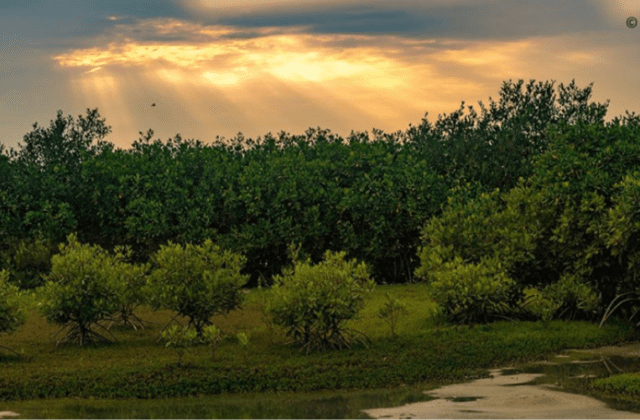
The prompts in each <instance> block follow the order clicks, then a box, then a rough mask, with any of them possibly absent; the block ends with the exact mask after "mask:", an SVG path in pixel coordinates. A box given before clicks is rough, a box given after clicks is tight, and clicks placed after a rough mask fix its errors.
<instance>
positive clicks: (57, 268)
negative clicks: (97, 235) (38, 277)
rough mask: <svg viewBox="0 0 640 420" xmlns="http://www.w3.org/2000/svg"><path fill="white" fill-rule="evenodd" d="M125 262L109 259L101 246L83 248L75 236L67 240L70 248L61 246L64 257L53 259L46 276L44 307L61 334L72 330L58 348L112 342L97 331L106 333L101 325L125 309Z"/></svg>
mask: <svg viewBox="0 0 640 420" xmlns="http://www.w3.org/2000/svg"><path fill="white" fill-rule="evenodd" d="M122 258H123V256H122V254H116V255H115V256H112V255H109V254H108V253H107V252H106V251H105V250H103V249H102V248H100V247H99V246H90V245H82V244H80V243H79V242H78V240H77V238H76V236H75V235H74V234H71V235H69V236H68V237H67V244H66V245H65V244H61V245H60V254H58V255H54V256H53V258H52V268H51V272H50V273H49V275H48V276H46V280H47V283H46V284H45V286H44V290H43V296H44V302H43V303H42V306H41V307H40V309H41V312H42V314H43V315H44V317H45V318H46V319H47V320H48V321H49V322H53V323H56V324H58V325H62V326H63V328H62V329H61V330H60V331H59V332H58V334H59V333H60V332H62V331H64V330H65V329H67V328H68V329H69V330H68V331H67V333H66V334H65V335H64V336H63V337H62V338H61V339H60V340H58V342H57V344H59V343H61V342H63V341H74V342H78V343H79V344H80V345H83V344H86V343H88V342H91V341H103V342H104V341H109V340H108V339H107V338H106V337H104V336H103V335H101V334H99V333H97V332H96V331H94V330H93V328H94V327H96V326H97V327H100V328H102V329H104V330H105V331H106V329H105V328H104V327H103V326H102V325H100V324H99V322H100V321H102V320H105V319H108V318H109V317H111V316H112V315H113V314H114V313H115V312H117V311H118V310H120V308H121V307H122V304H123V297H122V296H123V294H124V283H123V282H122V281H121V280H120V278H119V274H120V270H119V265H120V264H122ZM56 335H57V334H56Z"/></svg>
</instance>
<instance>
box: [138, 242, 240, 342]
mask: <svg viewBox="0 0 640 420" xmlns="http://www.w3.org/2000/svg"><path fill="white" fill-rule="evenodd" d="M153 260H154V263H155V265H156V267H157V268H156V269H154V270H153V272H152V273H151V275H150V276H149V279H148V285H149V293H150V301H151V303H152V305H153V306H154V308H155V309H158V308H165V309H171V310H173V311H176V312H177V313H178V314H179V315H182V316H185V317H188V318H189V325H188V326H193V327H194V328H195V329H196V332H197V334H198V336H199V337H202V335H203V328H204V327H205V326H207V325H211V321H210V318H211V317H212V316H214V315H218V314H227V313H229V312H230V311H232V310H234V309H236V308H239V307H240V305H241V304H242V303H243V301H244V293H243V292H242V286H243V285H244V284H245V283H246V282H247V280H248V277H247V276H244V275H241V274H240V270H241V269H242V267H243V265H244V263H245V258H244V257H243V256H241V255H240V254H236V253H233V252H230V251H224V252H223V251H222V250H221V249H220V248H219V247H218V246H215V245H213V243H212V242H211V240H206V241H205V242H204V244H203V245H201V246H194V245H191V244H187V245H186V247H184V248H183V247H182V246H181V245H179V244H176V245H174V244H171V243H169V245H167V246H161V247H160V250H159V251H158V252H157V253H156V254H155V255H154V257H153Z"/></svg>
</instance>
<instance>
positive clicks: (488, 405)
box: [365, 343, 640, 419]
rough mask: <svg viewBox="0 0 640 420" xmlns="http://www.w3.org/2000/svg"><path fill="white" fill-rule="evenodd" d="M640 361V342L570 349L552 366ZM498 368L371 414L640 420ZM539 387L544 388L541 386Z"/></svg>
mask: <svg viewBox="0 0 640 420" xmlns="http://www.w3.org/2000/svg"><path fill="white" fill-rule="evenodd" d="M603 356H604V358H607V357H613V356H618V357H626V358H637V357H640V343H635V344H631V345H627V346H621V347H612V346H608V347H602V348H598V349H591V350H567V351H564V352H562V354H559V355H557V356H556V357H554V358H552V359H551V361H549V362H547V363H546V364H547V365H548V364H556V365H559V364H563V363H564V364H572V365H575V364H585V363H587V364H588V363H589V361H590V360H591V361H594V360H596V359H597V358H603ZM514 372H518V371H517V370H514V369H510V368H504V369H494V370H492V371H491V372H490V373H491V378H485V379H478V380H475V381H473V382H468V383H462V384H454V385H448V386H444V387H441V388H438V389H436V390H432V391H427V392H426V394H427V395H430V396H433V397H435V398H437V399H435V400H432V401H426V402H419V403H414V404H408V405H404V406H402V407H394V408H379V409H372V410H365V413H366V414H367V415H369V416H371V417H375V418H401V419H408V418H460V419H464V418H559V419H560V418H565V419H566V418H584V419H589V418H602V419H604V418H616V419H622V418H635V419H637V418H640V414H639V413H637V412H631V411H622V410H616V409H613V408H611V407H609V406H608V405H607V404H606V403H604V402H602V401H599V400H597V399H595V398H591V397H588V396H585V395H579V394H573V393H568V392H563V391H560V390H559V389H558V388H557V387H555V386H554V383H553V382H552V383H540V382H541V381H540V379H541V378H542V377H544V376H545V374H544V373H522V372H520V373H514ZM536 382H538V383H536Z"/></svg>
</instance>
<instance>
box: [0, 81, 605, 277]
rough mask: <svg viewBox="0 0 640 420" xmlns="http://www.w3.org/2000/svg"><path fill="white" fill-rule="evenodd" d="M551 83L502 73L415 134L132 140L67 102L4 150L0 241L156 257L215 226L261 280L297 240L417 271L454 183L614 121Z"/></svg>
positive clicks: (488, 175) (277, 268)
mask: <svg viewBox="0 0 640 420" xmlns="http://www.w3.org/2000/svg"><path fill="white" fill-rule="evenodd" d="M555 90H556V89H554V82H553V81H552V82H545V83H542V82H540V83H537V84H536V83H535V82H534V81H531V82H530V83H529V84H528V85H526V86H524V82H523V81H522V80H519V81H518V82H513V83H512V82H511V81H509V82H505V83H504V84H503V86H502V88H501V89H500V91H499V95H500V99H499V100H498V101H495V102H494V101H493V100H492V99H491V98H489V100H490V101H491V103H490V104H489V106H487V107H484V105H482V103H480V107H481V108H482V111H481V113H476V112H475V110H473V109H472V107H469V111H470V113H469V115H466V116H465V115H463V111H464V110H463V107H462V106H461V109H460V110H457V111H455V112H453V113H451V114H449V115H445V116H443V117H442V118H440V117H439V118H438V121H437V122H435V124H431V123H429V122H427V120H426V116H425V119H424V120H423V122H422V123H421V124H420V125H419V126H417V127H412V126H410V127H409V129H408V130H406V132H400V131H398V132H396V133H383V132H382V131H381V130H377V129H373V130H372V133H368V132H364V133H362V132H351V133H350V135H349V136H346V137H345V138H343V137H340V136H338V135H335V134H333V133H331V132H330V131H329V130H326V129H320V128H319V127H318V128H317V129H315V128H309V129H308V130H307V131H305V132H304V133H302V134H300V135H291V134H289V133H285V132H280V133H279V134H278V135H272V134H271V133H268V134H267V135H265V136H264V137H263V138H261V137H258V139H255V140H254V139H245V138H244V137H243V136H242V134H239V135H238V136H236V137H235V138H233V139H228V140H225V139H216V141H214V142H213V143H212V144H207V145H205V144H203V143H202V142H199V141H194V140H184V139H182V138H181V137H180V136H179V135H176V136H175V137H174V138H173V139H168V140H167V141H166V142H163V141H161V140H155V141H154V140H152V137H153V132H152V131H151V130H149V131H148V132H147V133H140V138H139V140H138V141H136V142H134V144H133V145H132V147H131V148H130V149H128V150H121V149H116V148H115V146H114V145H113V144H110V143H107V142H105V141H104V140H103V139H104V138H105V137H106V136H107V134H108V133H109V131H110V127H108V126H107V125H106V124H105V122H104V120H103V119H101V118H100V116H99V114H98V112H97V110H87V114H86V116H79V117H78V118H76V119H74V118H72V117H70V116H69V117H63V115H62V113H61V112H59V113H58V115H57V117H56V119H55V120H54V121H52V122H51V125H50V126H49V127H44V128H42V127H38V126H37V125H34V129H33V130H32V131H31V132H30V133H28V134H27V135H25V142H24V145H21V150H19V151H18V152H14V151H12V153H11V154H10V155H4V154H2V153H0V252H3V251H6V249H8V248H10V247H12V246H13V245H14V244H15V243H17V242H19V241H20V240H30V239H32V238H35V237H37V236H38V234H41V235H42V236H43V238H45V239H50V240H51V241H52V243H58V242H61V241H63V240H64V238H65V237H66V235H68V234H69V233H71V232H77V236H78V238H79V240H80V241H82V242H84V243H92V244H97V245H100V246H101V247H103V248H104V249H107V250H113V249H114V248H115V246H117V245H129V246H130V247H131V248H132V250H133V262H136V263H145V262H147V261H148V260H149V258H150V257H151V256H152V255H153V254H154V253H155V252H156V251H157V250H158V249H159V247H160V246H161V245H163V244H166V243H167V242H169V241H172V242H173V243H180V244H183V245H184V244H186V243H202V242H203V241H205V240H206V239H208V238H214V237H215V238H216V242H217V243H218V244H220V245H221V246H223V247H224V248H226V249H230V250H232V251H234V252H237V253H241V254H242V255H244V256H246V258H247V261H246V264H245V266H244V268H243V274H246V275H249V276H250V281H249V282H248V284H249V285H255V284H256V283H257V282H258V280H259V279H260V280H266V281H267V282H270V281H271V278H272V276H273V275H276V274H278V273H281V272H282V268H283V267H285V266H287V265H288V264H289V263H290V260H288V258H287V256H286V252H285V251H286V247H287V245H288V244H289V243H291V242H295V243H299V244H301V246H302V248H301V253H302V254H304V255H307V256H309V257H310V258H311V260H312V261H313V262H315V263H317V262H319V261H320V260H321V259H322V258H323V255H324V252H325V251H326V250H344V251H346V252H347V256H348V257H349V258H356V259H358V260H360V261H364V262H366V263H367V265H368V266H369V267H370V268H371V270H372V277H373V278H374V279H375V280H376V281H377V282H378V283H383V282H385V283H400V282H406V281H412V280H413V273H414V271H415V269H416V268H418V267H419V266H420V261H419V258H418V256H417V250H418V247H419V246H420V245H421V241H420V231H421V228H422V227H423V226H424V223H425V222H426V221H427V220H429V219H430V218H432V217H433V216H436V215H438V214H440V212H441V207H442V205H443V204H445V203H446V200H447V197H448V196H451V195H452V194H453V193H452V192H451V191H450V189H451V188H452V187H455V186H460V185H467V184H470V185H473V191H466V192H465V193H464V194H466V195H468V196H472V195H473V196H475V194H477V193H481V192H490V191H493V190H494V189H495V188H500V190H501V191H507V190H508V189H509V188H511V187H514V186H515V185H517V183H518V182H519V181H518V180H519V179H520V178H521V177H522V178H527V177H529V176H530V175H532V174H533V172H534V166H535V165H534V163H533V162H534V158H535V157H536V156H539V155H540V154H542V153H544V152H545V151H546V150H548V148H549V147H551V143H552V136H551V134H549V132H548V130H547V129H548V128H549V126H552V125H557V126H558V130H559V131H560V132H562V133H564V132H566V131H567V130H568V127H569V126H571V125H573V124H576V123H578V122H585V123H600V122H601V121H602V119H603V116H604V113H605V111H606V107H607V104H593V103H589V98H590V95H591V87H590V86H589V87H587V88H585V89H579V88H577V87H576V86H575V83H574V82H573V81H572V82H571V84H569V85H568V86H564V85H562V84H560V86H559V89H557V91H558V95H556V93H555ZM463 105H464V103H463ZM562 123H564V125H562Z"/></svg>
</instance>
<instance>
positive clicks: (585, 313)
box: [542, 274, 599, 320]
mask: <svg viewBox="0 0 640 420" xmlns="http://www.w3.org/2000/svg"><path fill="white" fill-rule="evenodd" d="M542 295H543V296H544V297H545V298H547V299H548V300H550V301H551V302H553V303H554V306H555V308H556V309H555V311H554V313H553V318H556V319H562V318H566V319H571V320H573V319H576V318H578V319H581V318H593V317H594V315H595V313H596V311H597V309H598V304H599V297H598V295H597V294H596V292H595V291H594V290H593V288H592V287H590V286H589V285H588V284H586V283H584V282H583V281H581V277H580V276H576V275H571V274H564V275H563V276H562V277H561V278H560V280H559V281H558V282H557V283H553V284H551V285H549V286H547V287H546V288H544V289H543V290H542Z"/></svg>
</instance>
